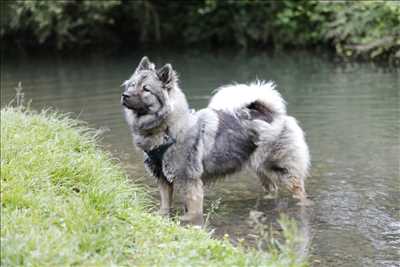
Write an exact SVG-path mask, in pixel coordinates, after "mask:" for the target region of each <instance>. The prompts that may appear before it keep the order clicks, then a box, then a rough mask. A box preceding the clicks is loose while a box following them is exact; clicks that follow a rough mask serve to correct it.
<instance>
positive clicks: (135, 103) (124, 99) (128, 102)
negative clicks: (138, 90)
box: [121, 92, 148, 115]
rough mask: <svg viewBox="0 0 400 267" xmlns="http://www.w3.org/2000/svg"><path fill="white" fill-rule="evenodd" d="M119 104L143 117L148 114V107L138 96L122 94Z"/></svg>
mask: <svg viewBox="0 0 400 267" xmlns="http://www.w3.org/2000/svg"><path fill="white" fill-rule="evenodd" d="M121 104H122V105H123V106H124V107H126V108H128V109H131V110H133V111H135V112H136V113H138V114H139V115H144V114H146V113H147V112H148V107H147V106H146V105H145V104H144V103H143V102H142V101H141V100H140V97H139V96H136V95H131V94H129V93H126V92H124V93H122V96H121Z"/></svg>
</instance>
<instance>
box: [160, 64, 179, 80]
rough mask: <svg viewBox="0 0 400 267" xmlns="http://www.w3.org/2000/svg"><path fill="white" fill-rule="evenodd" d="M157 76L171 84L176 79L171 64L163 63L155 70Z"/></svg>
mask: <svg viewBox="0 0 400 267" xmlns="http://www.w3.org/2000/svg"><path fill="white" fill-rule="evenodd" d="M157 76H158V78H159V79H160V81H161V82H163V83H164V84H171V83H173V82H175V81H176V80H177V75H176V73H175V71H174V70H173V69H172V66H171V64H165V65H164V66H163V67H162V68H160V69H159V70H158V71H157Z"/></svg>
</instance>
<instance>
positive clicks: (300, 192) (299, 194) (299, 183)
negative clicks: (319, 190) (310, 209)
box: [283, 176, 313, 206]
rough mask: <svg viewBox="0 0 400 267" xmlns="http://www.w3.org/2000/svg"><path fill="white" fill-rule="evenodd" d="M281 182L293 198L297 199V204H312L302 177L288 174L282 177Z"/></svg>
mask: <svg viewBox="0 0 400 267" xmlns="http://www.w3.org/2000/svg"><path fill="white" fill-rule="evenodd" d="M283 182H284V184H285V186H286V188H287V189H288V190H289V191H290V192H291V193H292V195H293V198H295V199H298V200H299V202H298V203H297V204H298V205H300V206H310V205H312V204H313V202H312V201H311V200H309V199H308V198H307V193H306V190H305V189H304V181H303V179H301V178H299V177H296V176H288V177H287V178H285V179H283Z"/></svg>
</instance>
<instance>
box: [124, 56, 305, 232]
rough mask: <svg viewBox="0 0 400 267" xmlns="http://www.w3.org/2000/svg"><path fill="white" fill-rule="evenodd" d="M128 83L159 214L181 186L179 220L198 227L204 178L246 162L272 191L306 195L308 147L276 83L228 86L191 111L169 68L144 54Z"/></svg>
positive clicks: (130, 109)
mask: <svg viewBox="0 0 400 267" xmlns="http://www.w3.org/2000/svg"><path fill="white" fill-rule="evenodd" d="M123 86H124V87H125V89H124V92H123V94H122V98H121V103H122V105H123V106H124V113H125V118H126V121H127V123H128V125H129V127H130V129H131V132H132V137H133V142H134V144H135V145H136V146H137V147H138V148H140V149H141V150H143V151H144V158H145V166H146V169H147V170H148V171H149V172H150V173H151V174H152V175H153V176H155V177H156V178H157V181H158V184H159V189H160V195H161V205H160V213H161V214H162V215H168V214H169V213H170V209H171V205H172V196H173V188H174V185H177V186H179V187H180V188H183V189H184V190H183V192H184V202H185V206H186V213H185V214H184V215H183V217H182V218H181V220H182V221H183V222H188V223H192V224H198V225H201V224H202V223H203V196H204V193H203V184H204V183H207V181H210V180H214V178H217V177H223V176H226V175H229V174H233V173H235V172H238V171H240V170H242V169H244V168H248V169H249V170H251V171H252V172H254V173H255V174H256V175H257V176H258V177H259V178H260V180H261V183H262V185H263V186H264V188H265V189H266V190H267V191H269V192H271V191H272V192H275V191H276V190H277V189H278V187H283V188H286V189H288V190H289V191H290V192H291V193H292V194H293V196H294V197H295V198H298V199H299V200H300V203H303V202H305V201H306V193H305V190H304V180H305V178H306V176H307V174H308V169H309V165H310V156H309V151H308V147H307V144H306V142H305V139H304V134H303V131H302V130H301V128H300V127H299V125H298V124H297V122H296V120H295V119H294V118H293V117H290V116H288V115H287V114H286V106H285V101H284V100H283V99H282V97H281V95H280V94H279V92H278V91H276V90H275V85H274V83H272V82H263V81H256V82H254V83H252V84H249V85H246V84H234V85H226V86H223V87H221V88H219V89H217V91H216V94H215V95H214V96H213V97H212V98H211V101H210V103H209V105H208V107H207V108H205V109H202V110H199V111H197V112H192V111H191V110H190V109H189V106H188V103H187V101H186V98H185V95H184V94H183V92H182V91H181V89H180V88H179V86H178V78H177V74H176V72H175V71H174V70H173V69H172V66H171V65H170V64H166V65H164V66H163V67H162V68H160V69H158V70H156V69H155V65H154V64H153V63H151V62H150V61H149V59H148V58H147V57H143V58H142V60H141V61H140V63H139V65H138V67H137V68H136V70H135V72H134V73H133V75H132V76H131V77H130V78H129V79H128V80H126V81H125V82H124V83H123Z"/></svg>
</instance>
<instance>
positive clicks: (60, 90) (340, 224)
mask: <svg viewBox="0 0 400 267" xmlns="http://www.w3.org/2000/svg"><path fill="white" fill-rule="evenodd" d="M143 54H147V55H148V56H149V57H150V58H151V59H152V60H154V61H155V62H157V63H159V64H160V63H165V62H167V61H168V62H171V63H172V64H173V66H175V67H176V69H177V71H178V72H179V74H180V77H181V86H182V88H183V90H184V91H185V92H186V94H187V96H188V99H189V102H190V104H191V105H192V107H194V108H196V109H199V108H202V107H205V106H206V105H207V102H208V99H209V96H210V93H211V92H212V90H213V89H214V88H216V87H218V86H220V85H222V84H225V83H229V82H232V81H237V82H247V81H251V80H254V79H255V78H257V77H258V78H260V79H271V80H274V81H276V82H277V84H278V89H279V90H280V91H281V93H282V95H283V96H284V97H285V99H286V100H287V102H288V110H289V113H290V114H292V115H294V116H295V117H296V118H298V120H299V121H300V123H301V125H302V128H303V129H305V131H306V133H307V141H308V143H309V145H310V149H311V155H312V174H311V176H310V177H309V179H308V180H307V182H306V187H307V191H308V194H309V195H310V198H311V199H312V200H313V202H314V206H311V207H304V208H301V207H298V206H296V205H295V203H294V202H293V201H292V200H291V199H290V198H286V197H285V196H283V197H282V198H279V199H276V200H273V199H265V198H264V192H263V191H262V189H261V186H260V184H259V182H258V180H257V179H254V178H253V177H250V176H249V175H247V174H246V173H243V174H241V175H237V176H235V177H232V178H228V179H225V180H223V181H221V182H218V183H217V184H215V185H213V186H211V187H210V188H208V189H207V190H206V192H207V205H206V208H207V207H209V206H210V203H211V202H214V201H216V200H217V199H221V205H220V209H219V210H218V211H217V213H216V214H215V215H214V216H212V218H211V228H215V234H216V235H218V236H220V235H223V234H224V233H228V234H229V235H230V236H231V237H232V239H233V240H234V241H235V240H238V239H239V238H243V239H245V240H246V241H247V242H248V243H249V244H252V242H253V243H254V231H253V230H254V229H252V227H251V225H250V224H249V216H250V215H253V216H254V214H261V216H263V217H264V218H266V221H265V223H266V224H268V225H269V224H271V225H272V226H274V227H277V223H276V220H277V218H278V217H279V214H280V213H285V214H288V215H289V216H290V217H292V218H295V219H296V220H297V221H298V223H299V226H300V229H301V232H302V233H303V235H304V237H305V241H304V243H303V247H302V248H300V250H301V252H302V253H304V254H308V255H309V256H310V258H311V261H312V262H313V264H314V265H316V266H318V265H320V266H399V265H400V260H399V250H400V210H399V207H400V205H399V202H400V188H399V185H400V175H399V150H400V140H399V132H400V129H399V128H400V123H399V88H400V78H399V75H398V70H386V69H382V68H379V67H376V66H374V65H371V64H339V63H334V62H332V61H330V60H329V59H326V58H324V56H323V55H322V56H313V55H311V54H309V53H305V52H296V53H286V54H284V53H276V54H260V53H252V52H248V53H242V54H234V53H230V52H224V53H202V52H197V51H191V52H187V53H181V52H176V53H175V52H171V51H168V52H167V53H165V52H160V53H158V52H156V51H146V53H137V54H134V55H129V56H126V55H125V56H117V57H108V58H107V57H101V56H93V57H81V58H73V59H70V60H68V59H60V58H51V59H43V58H42V59H25V58H20V59H18V60H12V59H11V58H7V57H6V58H5V60H4V62H2V64H3V65H2V76H1V79H2V80H1V104H2V105H4V104H6V103H8V101H9V100H10V99H11V98H12V97H13V95H14V94H15V91H14V89H13V88H14V87H16V86H17V83H18V81H22V85H23V87H24V90H25V99H32V100H33V103H32V105H33V107H34V108H42V107H49V106H52V107H55V108H57V109H59V110H62V111H67V112H73V113H74V114H76V115H75V116H78V114H79V118H81V119H82V120H85V121H88V122H89V123H90V125H92V126H94V127H96V128H104V129H110V131H107V132H105V134H104V140H103V143H104V144H105V146H106V147H107V149H109V150H111V151H112V152H113V153H114V155H115V156H116V157H118V158H119V159H121V160H122V162H123V163H124V165H125V166H126V168H127V170H128V171H129V173H130V175H131V177H132V178H133V179H135V180H137V179H141V180H145V181H149V184H153V180H149V179H148V176H147V175H146V174H145V173H144V169H143V165H142V158H141V155H140V154H138V153H137V152H135V151H134V150H133V148H132V145H131V140H130V136H129V133H128V129H127V127H126V125H125V123H124V121H123V117H122V114H121V108H120V106H119V95H120V88H119V85H120V83H121V81H123V80H125V79H126V78H127V77H128V76H129V75H130V74H131V72H133V68H134V66H136V64H137V62H138V60H139V59H140V58H141V56H142V55H143ZM257 212H259V213H257Z"/></svg>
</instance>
